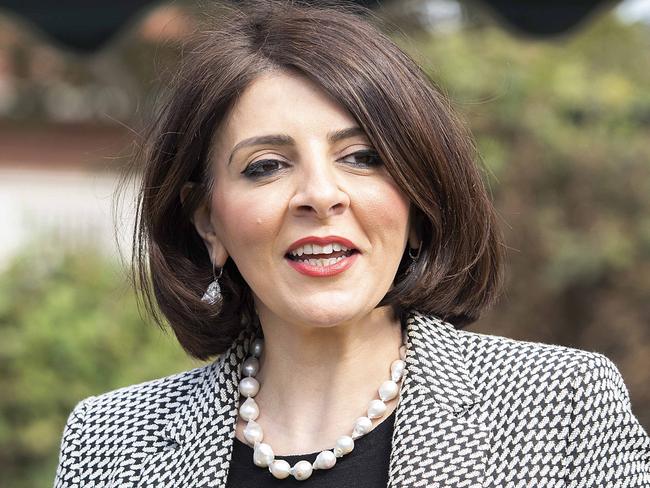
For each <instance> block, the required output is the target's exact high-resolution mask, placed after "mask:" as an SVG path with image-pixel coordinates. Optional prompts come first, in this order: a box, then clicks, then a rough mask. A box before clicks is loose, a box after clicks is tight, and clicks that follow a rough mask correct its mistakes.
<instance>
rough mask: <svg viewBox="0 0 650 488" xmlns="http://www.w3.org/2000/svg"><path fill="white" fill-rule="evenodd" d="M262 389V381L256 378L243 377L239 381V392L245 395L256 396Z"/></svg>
mask: <svg viewBox="0 0 650 488" xmlns="http://www.w3.org/2000/svg"><path fill="white" fill-rule="evenodd" d="M258 391H260V383H259V381H257V380H256V379H255V378H251V377H246V378H242V380H241V381H240V382H239V393H241V395H242V396H245V397H254V396H255V395H257V392H258Z"/></svg>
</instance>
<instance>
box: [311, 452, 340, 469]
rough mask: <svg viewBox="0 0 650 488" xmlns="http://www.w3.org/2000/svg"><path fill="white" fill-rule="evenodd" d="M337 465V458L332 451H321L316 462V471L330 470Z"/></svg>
mask: <svg viewBox="0 0 650 488" xmlns="http://www.w3.org/2000/svg"><path fill="white" fill-rule="evenodd" d="M335 464H336V456H335V455H334V453H333V452H332V451H321V452H320V453H318V456H316V461H314V469H330V468H331V467H332V466H334V465H335Z"/></svg>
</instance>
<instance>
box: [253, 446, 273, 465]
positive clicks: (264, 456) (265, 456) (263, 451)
mask: <svg viewBox="0 0 650 488" xmlns="http://www.w3.org/2000/svg"><path fill="white" fill-rule="evenodd" d="M274 457H275V455H274V454H273V449H271V446H269V445H268V444H264V443H263V442H262V443H261V444H258V445H257V446H256V447H255V450H254V451H253V462H254V463H255V465H256V466H259V467H261V468H266V467H267V466H268V465H269V464H271V463H272V462H273V458H274Z"/></svg>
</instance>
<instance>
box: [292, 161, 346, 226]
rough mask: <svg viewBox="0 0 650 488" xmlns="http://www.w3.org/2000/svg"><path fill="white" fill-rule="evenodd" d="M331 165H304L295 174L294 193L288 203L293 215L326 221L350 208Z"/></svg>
mask: <svg viewBox="0 0 650 488" xmlns="http://www.w3.org/2000/svg"><path fill="white" fill-rule="evenodd" d="M331 165H332V163H326V162H323V163H316V164H314V163H312V164H306V165H305V167H304V168H303V170H302V171H300V172H299V173H298V174H296V180H297V181H296V192H295V194H294V196H293V197H292V198H291V202H290V207H291V211H292V212H293V213H295V214H297V215H306V214H307V215H308V214H312V215H314V216H315V217H317V218H319V219H327V218H329V217H332V216H334V215H338V214H340V213H342V212H344V211H345V209H346V208H348V207H349V206H350V197H349V195H348V194H347V193H346V192H345V191H343V190H342V189H341V187H340V182H339V181H337V178H336V170H335V169H334V168H333V167H332V166H331Z"/></svg>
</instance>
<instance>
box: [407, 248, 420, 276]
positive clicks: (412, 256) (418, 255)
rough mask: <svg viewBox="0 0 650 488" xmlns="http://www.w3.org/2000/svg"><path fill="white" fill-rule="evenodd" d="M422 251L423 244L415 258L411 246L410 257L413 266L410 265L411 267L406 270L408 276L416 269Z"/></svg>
mask: <svg viewBox="0 0 650 488" xmlns="http://www.w3.org/2000/svg"><path fill="white" fill-rule="evenodd" d="M421 249H422V243H420V246H419V247H417V248H416V249H415V251H416V254H415V256H414V255H413V252H411V246H409V257H410V258H411V264H409V267H408V269H407V270H406V274H411V273H412V272H413V270H414V269H415V263H416V262H417V260H418V258H419V257H420V250H421Z"/></svg>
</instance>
